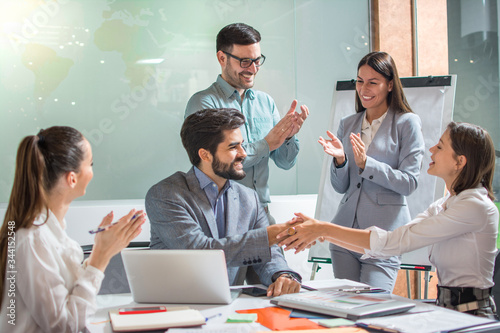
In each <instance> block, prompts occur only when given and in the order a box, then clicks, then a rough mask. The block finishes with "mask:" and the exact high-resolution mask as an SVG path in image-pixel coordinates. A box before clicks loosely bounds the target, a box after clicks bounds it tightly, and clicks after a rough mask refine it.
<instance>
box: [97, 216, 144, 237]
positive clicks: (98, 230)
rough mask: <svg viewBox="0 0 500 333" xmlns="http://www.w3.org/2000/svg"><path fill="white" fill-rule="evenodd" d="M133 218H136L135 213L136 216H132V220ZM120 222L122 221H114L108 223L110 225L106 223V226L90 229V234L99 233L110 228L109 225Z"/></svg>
mask: <svg viewBox="0 0 500 333" xmlns="http://www.w3.org/2000/svg"><path fill="white" fill-rule="evenodd" d="M133 219H135V215H134V216H132V218H131V219H130V220H133ZM118 222H120V221H116V222H113V223H111V224H108V225H106V226H104V227H99V228H96V229H92V230H89V234H91V235H92V234H97V233H98V232H101V231H105V230H108V228H109V227H111V226H114V225H115V224H117V223H118Z"/></svg>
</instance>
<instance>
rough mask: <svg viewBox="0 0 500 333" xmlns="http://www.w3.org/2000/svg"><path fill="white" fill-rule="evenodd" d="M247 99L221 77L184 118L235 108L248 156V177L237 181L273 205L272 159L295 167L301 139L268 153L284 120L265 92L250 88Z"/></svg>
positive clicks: (196, 97)
mask: <svg viewBox="0 0 500 333" xmlns="http://www.w3.org/2000/svg"><path fill="white" fill-rule="evenodd" d="M244 96H245V97H244V99H243V101H241V98H240V95H239V93H238V91H237V90H236V89H235V88H233V87H232V86H231V85H229V83H227V82H226V81H224V79H223V78H222V76H220V75H219V76H218V77H217V81H216V82H214V83H213V84H212V85H211V86H210V87H208V88H207V89H205V90H202V91H199V92H197V93H196V94H194V95H193V96H191V98H190V99H189V101H188V104H187V106H186V113H185V117H187V116H189V115H190V114H192V113H195V112H196V111H199V110H202V109H209V108H213V109H216V108H233V109H236V110H239V111H240V112H241V113H243V115H244V116H245V125H244V126H242V127H241V128H240V129H241V134H242V135H243V139H244V143H243V148H244V149H245V151H246V153H247V155H248V156H247V158H246V159H245V161H244V162H243V167H244V170H245V172H246V174H247V175H246V177H245V178H244V179H242V180H238V182H239V183H241V184H243V185H245V186H247V187H250V188H252V189H254V190H255V191H257V194H258V195H259V200H260V201H261V202H262V203H263V204H264V206H267V204H268V203H269V202H271V200H270V194H269V185H268V180H269V158H271V159H272V160H273V161H274V163H276V165H277V166H278V167H279V168H281V169H284V170H288V169H290V168H292V167H293V166H294V165H295V162H296V160H297V155H298V153H299V140H298V139H297V138H296V136H293V137H292V138H290V139H289V140H287V141H285V143H283V144H282V145H281V147H279V148H278V149H276V150H274V151H272V152H269V145H268V144H267V141H266V140H265V139H264V138H265V136H266V135H267V134H268V133H269V131H270V130H271V129H272V128H273V127H274V126H275V125H276V124H277V123H278V122H279V121H280V119H281V117H280V114H279V112H278V108H277V107H276V104H275V103H274V100H273V99H272V98H271V96H269V95H268V94H266V93H264V92H262V91H258V90H253V89H247V90H245V93H244Z"/></svg>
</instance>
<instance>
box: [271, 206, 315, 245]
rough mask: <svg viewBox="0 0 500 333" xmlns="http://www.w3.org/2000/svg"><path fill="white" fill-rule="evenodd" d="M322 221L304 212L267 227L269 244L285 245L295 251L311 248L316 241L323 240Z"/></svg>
mask: <svg viewBox="0 0 500 333" xmlns="http://www.w3.org/2000/svg"><path fill="white" fill-rule="evenodd" d="M323 223H325V222H321V221H318V220H315V219H312V218H310V217H307V216H305V215H304V214H302V213H295V217H293V218H292V219H291V220H289V221H287V222H285V223H282V224H274V225H271V226H269V227H267V236H268V240H269V246H271V245H274V244H278V245H279V246H285V251H288V250H292V249H295V253H298V252H300V251H303V250H305V249H309V248H311V246H313V245H314V244H316V241H317V240H319V241H320V242H323V241H324V240H325V238H324V237H322V235H321V234H322V226H321V224H323Z"/></svg>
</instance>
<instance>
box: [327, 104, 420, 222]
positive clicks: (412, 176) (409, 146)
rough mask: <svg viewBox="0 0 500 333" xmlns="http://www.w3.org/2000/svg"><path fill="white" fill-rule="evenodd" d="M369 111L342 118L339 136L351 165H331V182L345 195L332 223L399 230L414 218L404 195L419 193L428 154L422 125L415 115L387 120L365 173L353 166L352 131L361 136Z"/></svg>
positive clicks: (370, 152)
mask: <svg viewBox="0 0 500 333" xmlns="http://www.w3.org/2000/svg"><path fill="white" fill-rule="evenodd" d="M363 117H364V112H360V113H356V114H354V115H351V116H348V117H345V118H343V119H342V120H341V121H340V125H339V129H338V132H337V137H338V138H339V139H340V140H341V141H342V144H343V145H344V151H345V153H346V156H347V164H346V165H345V166H344V167H342V168H337V167H336V166H335V165H334V164H333V163H332V167H331V183H332V185H333V188H334V189H335V191H337V192H338V193H345V195H344V197H343V198H342V200H341V202H340V204H339V208H338V210H337V214H336V215H335V217H334V218H333V221H332V222H333V223H335V224H339V225H343V226H348V227H352V225H353V223H354V219H355V218H357V220H358V224H359V227H360V228H361V229H365V228H368V227H370V226H377V227H380V228H382V229H385V230H394V229H396V228H397V227H399V226H401V225H404V224H406V223H408V222H409V221H410V220H411V217H410V211H409V209H408V206H407V203H406V198H405V196H408V195H410V194H411V193H413V191H415V190H416V188H417V185H418V176H419V174H420V168H421V166H422V159H423V156H424V139H423V136H422V123H421V121H420V118H419V116H417V115H416V114H414V113H396V112H394V111H393V110H390V109H389V110H388V112H387V116H386V117H385V119H384V121H383V122H382V124H381V125H380V128H379V130H378V131H377V133H376V134H375V137H374V138H373V141H372V143H371V144H370V147H369V148H368V151H367V152H366V154H367V160H366V166H365V169H364V170H361V169H359V168H358V167H357V165H356V163H355V162H354V155H353V152H352V145H351V142H350V139H349V135H350V134H351V133H361V125H362V122H363Z"/></svg>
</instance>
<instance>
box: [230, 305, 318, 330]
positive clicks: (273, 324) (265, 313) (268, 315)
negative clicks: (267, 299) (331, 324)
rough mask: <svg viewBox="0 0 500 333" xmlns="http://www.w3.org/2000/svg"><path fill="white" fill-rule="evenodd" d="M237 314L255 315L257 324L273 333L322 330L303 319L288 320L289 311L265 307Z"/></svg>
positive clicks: (241, 311)
mask: <svg viewBox="0 0 500 333" xmlns="http://www.w3.org/2000/svg"><path fill="white" fill-rule="evenodd" d="M236 312H238V313H256V314H257V322H258V323H259V324H261V325H263V326H265V327H267V328H269V329H271V330H273V331H282V330H305V329H324V327H323V326H321V325H318V324H316V323H315V322H313V321H311V320H309V319H305V318H290V313H291V312H290V311H288V310H285V309H282V308H278V307H267V308H259V309H250V310H237V311H236Z"/></svg>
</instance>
